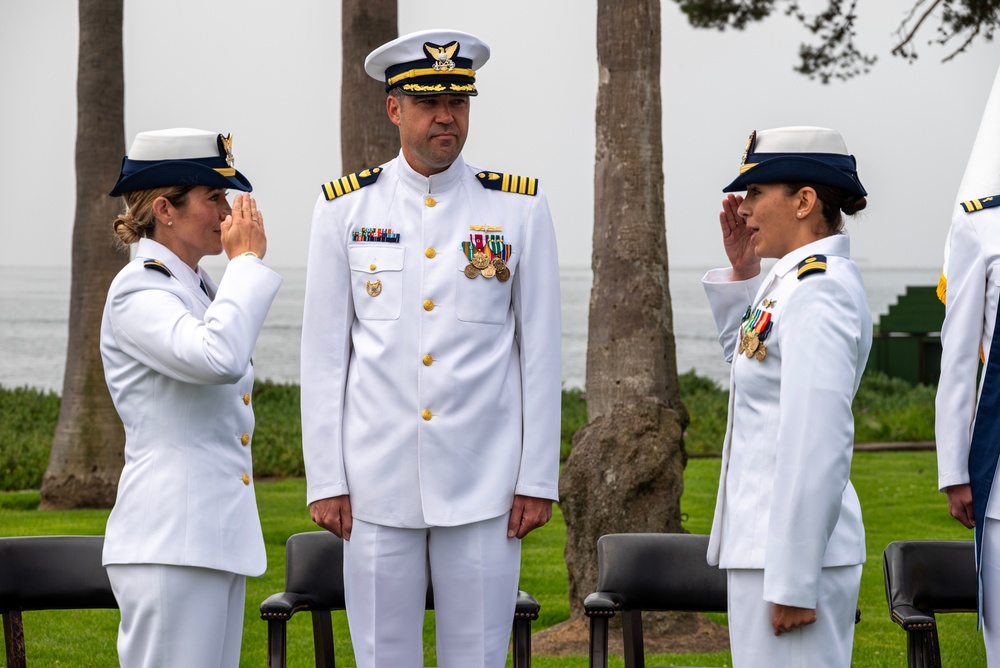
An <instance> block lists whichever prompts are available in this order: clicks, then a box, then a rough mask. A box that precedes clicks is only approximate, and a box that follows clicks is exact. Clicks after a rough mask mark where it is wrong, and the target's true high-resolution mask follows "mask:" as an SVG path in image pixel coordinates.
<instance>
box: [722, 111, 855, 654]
mask: <svg viewBox="0 0 1000 668" xmlns="http://www.w3.org/2000/svg"><path fill="white" fill-rule="evenodd" d="M744 190H745V191H746V196H745V198H744V197H741V196H739V195H734V194H730V195H729V196H728V197H727V198H726V199H725V200H723V202H722V212H721V213H720V215H719V222H720V223H721V226H722V238H723V244H724V247H725V251H726V255H727V256H728V258H729V262H730V264H731V266H730V267H727V268H725V269H714V270H712V271H710V272H708V274H706V276H705V277H704V279H703V285H704V288H705V292H706V293H707V295H708V299H709V302H710V303H711V308H712V314H713V316H714V318H715V322H716V325H717V326H718V329H719V342H720V343H721V344H722V348H723V350H724V352H725V355H726V358H727V359H728V360H729V361H730V362H731V363H732V372H731V375H730V384H729V422H728V425H727V429H726V440H725V443H724V446H723V454H722V472H721V475H720V478H719V491H718V498H717V501H716V506H715V518H714V520H713V522H712V533H711V537H710V539H709V548H708V562H709V563H710V564H712V565H718V566H719V567H720V568H724V569H726V570H727V576H728V583H729V634H730V640H731V646H732V655H733V665H734V666H735V667H736V668H745V667H747V666H760V667H762V668H764V667H766V668H773V667H774V666H781V667H782V668H795V667H799V666H801V667H803V668H805V667H808V668H817V667H822V666H830V667H841V668H847V667H848V666H850V665H851V652H852V645H853V640H854V621H855V613H856V607H857V600H858V590H859V588H860V584H861V569H862V564H863V563H864V561H865V532H864V525H863V524H862V521H861V506H860V504H859V502H858V497H857V494H856V493H855V491H854V487H853V486H852V485H851V481H850V472H851V457H852V454H853V448H854V417H853V415H852V412H851V403H852V401H853V399H854V394H855V393H856V392H857V389H858V384H859V383H860V381H861V375H862V373H863V372H864V369H865V364H866V362H867V361H868V353H869V350H870V349H871V342H872V322H871V313H870V311H869V308H868V300H867V298H866V296H865V288H864V283H863V282H862V279H861V273H860V272H859V271H858V267H857V265H856V264H855V263H854V261H853V260H851V257H850V240H849V238H848V236H847V235H846V234H845V233H843V218H842V215H841V214H842V213H843V214H847V215H853V214H855V213H857V212H858V211H861V210H862V209H864V208H865V205H866V199H865V196H866V195H867V193H866V192H865V189H864V187H862V185H861V181H860V180H859V179H858V174H857V167H856V163H855V160H854V156H852V155H850V154H848V152H847V147H846V145H845V144H844V140H843V139H842V138H841V136H840V134H838V133H837V132H835V131H833V130H828V129H826V128H816V127H786V128H776V129H772V130H763V131H760V132H755V133H754V134H752V135H751V136H750V139H749V141H748V144H747V148H746V151H745V152H744V154H743V163H742V165H741V167H740V174H739V176H738V177H737V178H736V179H735V180H734V181H733V182H732V183H730V184H729V185H728V186H726V188H725V189H724V190H723V192H727V193H733V192H738V191H744ZM761 258H775V259H777V262H775V264H774V266H773V267H772V268H771V269H770V271H768V272H767V273H766V274H762V273H761Z"/></svg>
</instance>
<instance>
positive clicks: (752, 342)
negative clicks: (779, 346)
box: [747, 334, 760, 357]
mask: <svg viewBox="0 0 1000 668" xmlns="http://www.w3.org/2000/svg"><path fill="white" fill-rule="evenodd" d="M758 346H760V339H758V338H757V335H756V334H748V335H747V357H752V356H753V354H754V353H755V352H757V348H758Z"/></svg>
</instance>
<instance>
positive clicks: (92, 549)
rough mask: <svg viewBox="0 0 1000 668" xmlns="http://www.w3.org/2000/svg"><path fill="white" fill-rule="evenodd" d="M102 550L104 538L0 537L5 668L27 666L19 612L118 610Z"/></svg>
mask: <svg viewBox="0 0 1000 668" xmlns="http://www.w3.org/2000/svg"><path fill="white" fill-rule="evenodd" d="M103 549H104V536H18V537H10V538H0V614H2V616H3V637H4V645H5V648H6V653H7V666H8V668H25V667H26V657H25V648H24V624H23V620H22V617H21V613H22V612H25V611H28V610H84V609H91V608H117V607H118V603H117V601H115V595H114V593H113V592H112V591H111V582H110V581H109V580H108V573H107V571H106V570H104V566H102V565H101V552H102V550H103ZM109 642H114V640H113V639H110V640H109Z"/></svg>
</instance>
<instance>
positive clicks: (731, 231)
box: [719, 193, 760, 281]
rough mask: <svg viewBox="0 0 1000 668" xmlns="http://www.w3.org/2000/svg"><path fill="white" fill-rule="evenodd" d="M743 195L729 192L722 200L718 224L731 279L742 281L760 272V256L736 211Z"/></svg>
mask: <svg viewBox="0 0 1000 668" xmlns="http://www.w3.org/2000/svg"><path fill="white" fill-rule="evenodd" d="M742 203H743V197H742V196H740V195H734V194H732V193H730V194H729V195H728V196H727V197H726V199H724V200H722V211H720V212H719V225H720V226H721V227H722V244H723V246H724V247H725V249H726V257H728V258H729V263H730V264H731V265H733V280H736V281H744V280H746V279H748V278H753V277H754V276H756V275H757V274H759V273H760V258H759V257H757V253H756V251H754V247H753V243H752V242H751V240H750V230H748V229H747V224H746V220H745V219H744V218H743V216H741V215H740V214H739V213H738V209H739V207H740V204H742Z"/></svg>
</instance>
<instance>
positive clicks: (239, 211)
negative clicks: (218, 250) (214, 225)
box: [220, 193, 267, 260]
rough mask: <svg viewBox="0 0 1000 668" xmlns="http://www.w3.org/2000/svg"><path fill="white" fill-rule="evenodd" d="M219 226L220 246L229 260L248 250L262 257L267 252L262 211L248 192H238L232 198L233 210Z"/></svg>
mask: <svg viewBox="0 0 1000 668" xmlns="http://www.w3.org/2000/svg"><path fill="white" fill-rule="evenodd" d="M220 227H221V231H222V247H223V249H225V251H226V257H228V258H229V259H230V260H231V259H233V258H234V257H236V256H237V255H242V254H243V253H246V252H248V251H249V252H253V253H255V254H256V255H257V257H259V258H260V259H264V253H266V252H267V236H266V235H265V234H264V212H263V211H260V210H258V209H257V200H255V199H254V198H253V197H251V196H250V195H249V194H247V193H240V194H239V195H237V196H236V197H235V198H233V212H232V214H230V215H228V216H226V219H225V220H224V221H222V225H221V226H220Z"/></svg>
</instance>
